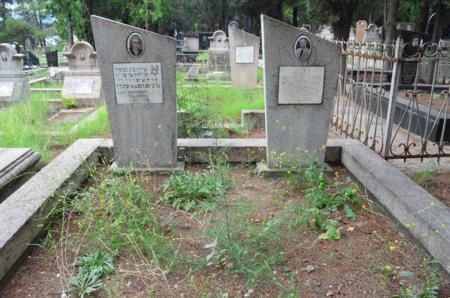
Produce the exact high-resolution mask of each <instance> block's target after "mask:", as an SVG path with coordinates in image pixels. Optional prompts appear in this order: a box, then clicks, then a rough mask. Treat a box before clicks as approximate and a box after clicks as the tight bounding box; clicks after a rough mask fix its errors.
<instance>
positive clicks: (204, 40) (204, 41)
mask: <svg viewBox="0 0 450 298" xmlns="http://www.w3.org/2000/svg"><path fill="white" fill-rule="evenodd" d="M212 35H213V33H212V32H200V33H199V34H198V45H199V48H200V50H207V49H209V38H210V37H211V36H212Z"/></svg>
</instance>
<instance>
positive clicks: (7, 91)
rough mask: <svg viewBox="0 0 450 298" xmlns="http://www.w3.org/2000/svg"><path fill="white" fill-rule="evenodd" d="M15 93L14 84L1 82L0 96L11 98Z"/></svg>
mask: <svg viewBox="0 0 450 298" xmlns="http://www.w3.org/2000/svg"><path fill="white" fill-rule="evenodd" d="M13 91H14V82H0V96H1V97H9V96H12V94H13Z"/></svg>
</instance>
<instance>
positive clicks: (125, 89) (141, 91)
mask: <svg viewBox="0 0 450 298" xmlns="http://www.w3.org/2000/svg"><path fill="white" fill-rule="evenodd" d="M113 70H114V84H115V87H116V101H117V104H130V103H162V102H163V94H162V92H163V91H162V82H161V81H162V79H161V63H119V64H113Z"/></svg>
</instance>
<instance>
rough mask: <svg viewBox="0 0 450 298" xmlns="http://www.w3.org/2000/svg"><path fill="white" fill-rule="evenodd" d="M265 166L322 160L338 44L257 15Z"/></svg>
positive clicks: (335, 87)
mask: <svg viewBox="0 0 450 298" xmlns="http://www.w3.org/2000/svg"><path fill="white" fill-rule="evenodd" d="M261 23H262V25H261V27H262V38H263V57H264V82H265V83H264V92H265V106H266V134H267V165H266V166H265V165H259V169H260V171H265V170H269V171H272V170H273V171H276V170H277V168H278V169H279V168H283V167H284V166H286V165H287V164H288V162H290V161H300V162H302V163H303V162H304V163H305V164H307V163H309V162H312V161H314V160H318V161H320V162H323V161H324V157H325V155H324V154H325V150H321V149H323V147H324V146H325V145H326V142H327V136H328V130H329V126H330V118H331V113H332V108H333V98H334V96H335V94H336V89H337V81H336V77H337V75H338V67H339V47H338V46H337V45H335V44H333V43H331V42H328V41H326V40H323V39H321V38H319V37H316V36H314V35H313V34H311V33H309V32H307V31H304V30H300V29H299V28H296V27H293V26H290V25H288V24H285V23H282V22H280V21H277V20H275V19H272V18H270V17H267V16H264V15H263V16H261Z"/></svg>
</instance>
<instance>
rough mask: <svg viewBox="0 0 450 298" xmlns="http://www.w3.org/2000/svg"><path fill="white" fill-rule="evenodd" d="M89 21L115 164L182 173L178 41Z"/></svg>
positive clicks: (116, 24)
mask: <svg viewBox="0 0 450 298" xmlns="http://www.w3.org/2000/svg"><path fill="white" fill-rule="evenodd" d="M91 19H92V28H93V32H94V40H95V45H96V48H97V51H98V53H99V60H98V62H99V67H100V74H101V77H102V82H103V91H104V94H105V100H106V107H107V109H108V117H109V121H110V123H111V130H112V136H113V143H114V156H115V161H116V164H117V166H118V167H119V168H120V169H123V168H127V167H130V166H132V167H134V169H136V170H146V171H168V170H177V169H178V170H179V169H182V164H180V163H177V136H176V131H177V127H176V118H177V108H176V65H175V64H176V47H175V39H173V38H171V37H168V36H163V35H160V34H157V33H153V32H149V31H146V30H143V29H140V28H136V27H132V26H128V25H125V24H122V23H119V22H115V21H112V20H108V19H105V18H101V17H98V16H92V17H91Z"/></svg>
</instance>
